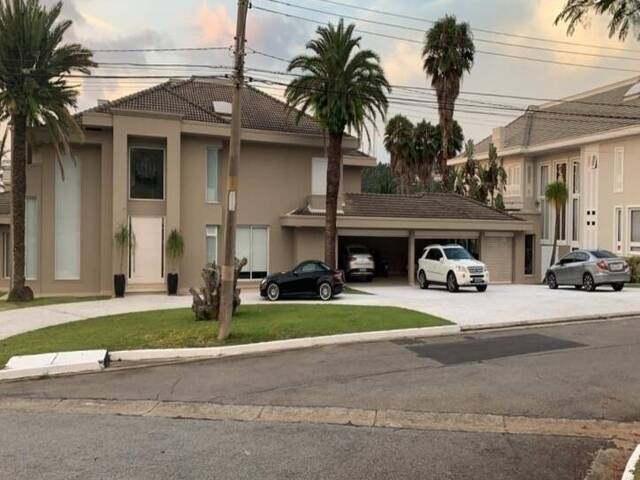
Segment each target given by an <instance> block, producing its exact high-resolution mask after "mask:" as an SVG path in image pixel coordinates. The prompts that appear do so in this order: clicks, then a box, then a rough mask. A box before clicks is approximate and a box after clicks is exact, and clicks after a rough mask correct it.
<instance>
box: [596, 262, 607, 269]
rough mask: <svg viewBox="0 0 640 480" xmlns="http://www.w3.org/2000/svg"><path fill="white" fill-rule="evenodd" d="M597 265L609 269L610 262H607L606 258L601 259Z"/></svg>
mask: <svg viewBox="0 0 640 480" xmlns="http://www.w3.org/2000/svg"><path fill="white" fill-rule="evenodd" d="M596 266H597V267H598V268H599V269H600V270H609V264H608V263H607V262H605V261H604V260H600V261H599V262H598V263H596Z"/></svg>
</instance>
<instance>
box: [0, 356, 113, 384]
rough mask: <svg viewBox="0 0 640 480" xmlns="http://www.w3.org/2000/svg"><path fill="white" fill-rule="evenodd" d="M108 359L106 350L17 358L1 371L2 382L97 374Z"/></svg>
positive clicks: (0, 379)
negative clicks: (85, 373) (89, 373)
mask: <svg viewBox="0 0 640 480" xmlns="http://www.w3.org/2000/svg"><path fill="white" fill-rule="evenodd" d="M106 359H107V351H106V350H85V351H80V352H58V353H44V354H36V355H22V356H15V357H11V359H10V360H9V362H8V363H7V365H6V367H5V368H4V369H2V370H0V381H2V380H19V379H23V378H34V377H43V376H51V375H65V374H71V373H84V372H97V371H100V370H103V369H104V368H105V363H106ZM12 363H13V364H12Z"/></svg>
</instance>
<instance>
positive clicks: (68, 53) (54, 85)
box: [0, 0, 95, 301]
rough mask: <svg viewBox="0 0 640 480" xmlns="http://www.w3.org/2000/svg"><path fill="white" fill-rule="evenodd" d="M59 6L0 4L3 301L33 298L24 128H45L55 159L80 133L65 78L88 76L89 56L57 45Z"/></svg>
mask: <svg viewBox="0 0 640 480" xmlns="http://www.w3.org/2000/svg"><path fill="white" fill-rule="evenodd" d="M61 10H62V2H59V3H57V4H55V5H54V6H53V7H51V8H47V7H44V6H42V5H40V3H39V1H38V0H4V1H0V120H2V119H4V118H10V121H11V127H12V140H13V145H12V149H11V150H12V151H11V177H12V178H11V181H12V188H11V217H12V218H11V220H12V228H13V269H12V272H13V276H12V288H11V292H10V293H9V300H11V301H24V300H29V299H31V298H33V292H32V291H31V289H30V288H28V287H26V286H25V273H24V272H25V238H24V235H25V210H24V209H25V194H26V156H27V155H26V154H27V138H26V134H27V127H28V126H38V125H42V126H45V127H46V129H47V131H48V133H49V135H50V137H51V142H52V144H53V146H54V148H55V150H56V152H57V154H58V161H60V156H61V155H64V154H67V153H68V152H69V139H70V137H71V135H72V134H74V133H75V134H81V132H80V129H79V127H78V125H77V124H76V122H75V120H74V118H73V116H72V115H71V113H70V112H69V110H68V109H69V108H72V107H75V106H76V101H77V95H78V92H77V90H76V88H75V87H74V86H69V85H68V84H67V81H66V79H65V78H64V76H65V75H67V74H69V73H72V72H81V73H84V74H89V73H90V72H89V68H90V67H93V66H95V64H94V63H93V62H92V61H91V57H92V53H91V51H90V50H87V49H85V48H83V47H82V46H80V45H78V44H63V43H62V41H63V37H64V35H65V32H66V31H67V30H68V29H69V27H71V23H72V22H71V21H70V20H65V21H59V19H58V17H59V16H60V11H61Z"/></svg>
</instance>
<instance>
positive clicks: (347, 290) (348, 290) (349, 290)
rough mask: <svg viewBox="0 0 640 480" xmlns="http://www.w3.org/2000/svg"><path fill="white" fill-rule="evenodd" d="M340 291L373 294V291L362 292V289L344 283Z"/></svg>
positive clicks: (354, 293)
mask: <svg viewBox="0 0 640 480" xmlns="http://www.w3.org/2000/svg"><path fill="white" fill-rule="evenodd" d="M342 291H343V292H344V293H350V294H352V295H373V293H369V292H363V291H362V290H358V289H357V288H353V287H350V286H349V285H345V286H344V288H343V290H342Z"/></svg>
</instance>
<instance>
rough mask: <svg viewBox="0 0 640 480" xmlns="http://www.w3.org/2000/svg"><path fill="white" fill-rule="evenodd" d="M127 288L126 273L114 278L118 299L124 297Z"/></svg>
mask: <svg viewBox="0 0 640 480" xmlns="http://www.w3.org/2000/svg"><path fill="white" fill-rule="evenodd" d="M126 287H127V281H126V277H125V276H124V273H119V274H117V275H114V276H113V291H114V292H115V294H116V297H117V298H122V297H124V292H125V289H126Z"/></svg>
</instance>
